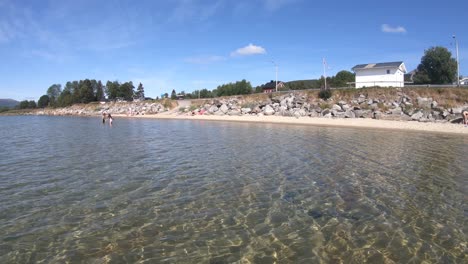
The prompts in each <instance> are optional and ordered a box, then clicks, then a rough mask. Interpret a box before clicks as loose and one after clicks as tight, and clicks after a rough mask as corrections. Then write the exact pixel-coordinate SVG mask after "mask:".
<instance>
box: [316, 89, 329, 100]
mask: <svg viewBox="0 0 468 264" xmlns="http://www.w3.org/2000/svg"><path fill="white" fill-rule="evenodd" d="M318 97H319V98H320V99H323V100H327V99H328V98H330V97H332V91H331V90H330V89H325V90H321V91H320V92H319V94H318Z"/></svg>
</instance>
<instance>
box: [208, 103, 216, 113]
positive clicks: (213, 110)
mask: <svg viewBox="0 0 468 264" xmlns="http://www.w3.org/2000/svg"><path fill="white" fill-rule="evenodd" d="M218 110H219V109H218V107H217V106H216V105H212V106H210V108H208V112H209V113H211V114H213V113H214V112H217V111H218Z"/></svg>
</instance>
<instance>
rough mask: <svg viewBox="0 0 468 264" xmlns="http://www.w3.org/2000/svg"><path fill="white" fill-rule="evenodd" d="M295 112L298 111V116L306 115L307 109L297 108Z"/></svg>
mask: <svg viewBox="0 0 468 264" xmlns="http://www.w3.org/2000/svg"><path fill="white" fill-rule="evenodd" d="M296 113H299V115H300V116H307V111H306V110H305V109H299V111H297V112H296Z"/></svg>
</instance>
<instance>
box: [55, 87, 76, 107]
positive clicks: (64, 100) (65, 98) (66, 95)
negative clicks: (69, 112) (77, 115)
mask: <svg viewBox="0 0 468 264" xmlns="http://www.w3.org/2000/svg"><path fill="white" fill-rule="evenodd" d="M72 104H73V94H72V93H71V92H70V90H67V89H64V90H63V92H62V93H61V94H60V96H59V98H58V100H57V106H59V107H66V106H70V105H72Z"/></svg>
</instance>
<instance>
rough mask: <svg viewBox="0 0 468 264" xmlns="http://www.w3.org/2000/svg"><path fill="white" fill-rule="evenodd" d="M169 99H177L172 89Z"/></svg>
mask: <svg viewBox="0 0 468 264" xmlns="http://www.w3.org/2000/svg"><path fill="white" fill-rule="evenodd" d="M171 99H172V100H176V99H177V93H176V91H175V89H172V92H171Z"/></svg>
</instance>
